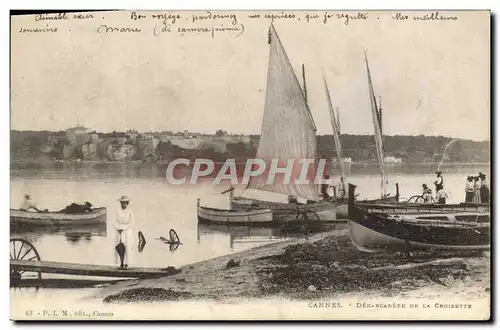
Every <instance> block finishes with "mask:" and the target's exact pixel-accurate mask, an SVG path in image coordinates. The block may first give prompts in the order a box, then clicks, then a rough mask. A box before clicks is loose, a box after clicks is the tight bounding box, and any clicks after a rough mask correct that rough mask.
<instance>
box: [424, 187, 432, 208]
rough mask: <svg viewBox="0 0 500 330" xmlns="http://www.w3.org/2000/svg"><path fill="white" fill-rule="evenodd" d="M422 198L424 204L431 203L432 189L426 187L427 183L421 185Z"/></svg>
mask: <svg viewBox="0 0 500 330" xmlns="http://www.w3.org/2000/svg"><path fill="white" fill-rule="evenodd" d="M422 190H423V192H422V198H423V199H424V203H425V204H430V203H432V190H431V188H429V187H427V185H426V184H425V183H424V184H423V185H422Z"/></svg>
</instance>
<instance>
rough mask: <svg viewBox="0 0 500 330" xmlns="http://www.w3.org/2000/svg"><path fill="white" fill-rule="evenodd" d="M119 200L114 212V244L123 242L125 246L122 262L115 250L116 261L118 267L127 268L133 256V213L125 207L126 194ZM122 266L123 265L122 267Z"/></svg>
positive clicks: (126, 205)
mask: <svg viewBox="0 0 500 330" xmlns="http://www.w3.org/2000/svg"><path fill="white" fill-rule="evenodd" d="M118 201H119V202H120V209H119V210H118V211H117V212H116V219H115V229H116V240H115V246H116V245H118V244H119V243H123V245H124V246H125V256H124V259H123V264H122V263H121V261H120V256H119V255H118V253H117V252H116V251H115V256H116V263H119V264H120V268H127V267H128V265H129V264H130V262H131V261H132V259H133V258H132V257H133V249H134V244H133V235H132V224H133V223H134V214H133V213H132V211H131V210H130V209H129V208H127V207H128V205H129V203H130V198H128V197H127V196H122V197H120V199H119V200H118ZM122 266H123V267H122Z"/></svg>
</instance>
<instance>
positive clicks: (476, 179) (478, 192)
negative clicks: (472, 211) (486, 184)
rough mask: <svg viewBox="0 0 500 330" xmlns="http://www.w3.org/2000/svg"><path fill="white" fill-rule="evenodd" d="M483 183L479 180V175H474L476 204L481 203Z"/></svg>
mask: <svg viewBox="0 0 500 330" xmlns="http://www.w3.org/2000/svg"><path fill="white" fill-rule="evenodd" d="M480 189H481V183H480V182H479V177H478V176H475V177H474V200H473V202H474V204H481V190H480Z"/></svg>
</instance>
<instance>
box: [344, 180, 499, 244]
mask: <svg viewBox="0 0 500 330" xmlns="http://www.w3.org/2000/svg"><path fill="white" fill-rule="evenodd" d="M355 188H356V186H355V185H352V184H349V200H348V208H349V225H348V227H349V235H350V237H351V240H352V242H353V243H354V245H355V246H357V247H358V248H359V249H361V250H368V251H373V250H403V251H408V250H409V249H416V250H420V249H433V250H488V249H490V210H489V207H488V208H486V207H484V208H483V207H477V208H476V209H475V210H474V209H472V208H471V207H468V206H464V205H460V204H456V205H447V206H446V207H445V206H444V205H435V206H434V207H431V206H430V205H429V206H426V205H411V206H410V205H409V206H410V207H404V205H401V204H398V205H393V206H390V205H378V206H377V207H374V205H367V204H365V205H363V204H358V203H356V202H355V198H354V190H355Z"/></svg>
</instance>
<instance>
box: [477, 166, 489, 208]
mask: <svg viewBox="0 0 500 330" xmlns="http://www.w3.org/2000/svg"><path fill="white" fill-rule="evenodd" d="M479 178H480V179H481V188H480V189H479V194H480V195H481V203H489V202H490V188H489V187H488V181H487V180H486V174H484V173H481V172H479Z"/></svg>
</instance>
